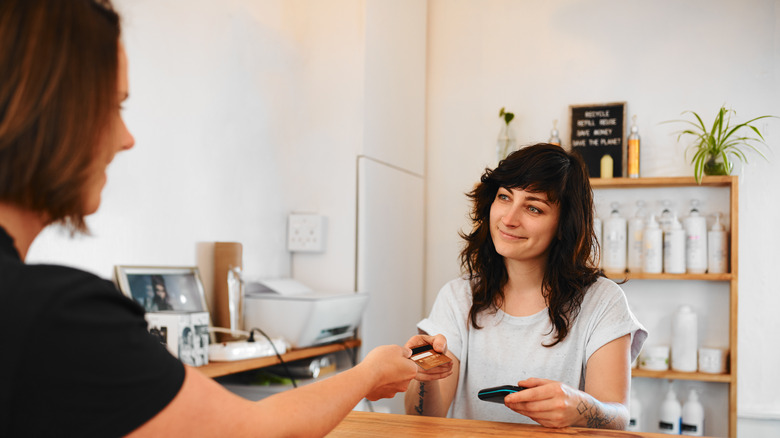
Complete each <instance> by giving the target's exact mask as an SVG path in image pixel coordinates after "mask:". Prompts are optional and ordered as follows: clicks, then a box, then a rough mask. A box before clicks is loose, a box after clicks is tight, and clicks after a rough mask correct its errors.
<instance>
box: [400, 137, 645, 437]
mask: <svg viewBox="0 0 780 438" xmlns="http://www.w3.org/2000/svg"><path fill="white" fill-rule="evenodd" d="M469 197H470V198H471V200H472V202H473V208H472V212H471V219H472V223H473V228H472V232H471V233H468V234H462V235H461V237H463V238H464V240H465V246H464V249H463V251H462V252H461V264H462V267H463V270H464V271H465V275H464V277H463V278H460V279H456V280H453V281H451V282H449V283H447V284H446V285H445V286H444V287H443V288H442V290H441V292H440V293H439V296H438V298H437V299H436V302H435V303H434V306H433V309H432V311H431V314H430V315H429V317H428V318H426V319H424V320H423V321H421V322H420V323H419V324H418V329H419V330H420V332H421V333H422V335H419V336H415V337H413V338H412V339H410V340H409V342H408V343H407V346H409V347H414V346H417V345H419V344H422V343H430V344H433V346H434V349H435V350H436V351H439V352H445V353H446V354H447V355H448V356H449V357H450V358H451V359H452V362H451V364H448V365H445V366H442V367H439V368H434V369H432V370H428V371H423V370H419V372H418V374H417V377H416V379H415V380H413V381H412V382H411V383H410V386H409V390H408V391H407V393H406V411H407V413H409V414H417V415H429V416H445V415H448V416H450V417H455V418H473V419H481V420H494V421H508V422H523V423H534V422H536V423H539V424H541V425H544V426H549V427H565V426H587V427H598V428H607V429H624V428H625V426H626V425H627V423H628V408H627V406H628V398H629V388H630V381H631V370H630V363H631V361H632V360H633V359H634V358H635V357H636V356H637V355H638V354H639V351H640V349H641V347H642V344H643V343H644V341H645V339H646V337H647V332H646V331H645V330H644V328H643V327H642V326H641V325H640V324H639V322H638V321H637V320H636V318H635V317H634V316H633V314H632V313H631V311H630V310H629V308H628V303H627V301H626V298H625V295H624V293H623V291H622V289H621V288H620V287H619V286H618V285H616V284H615V283H614V282H612V281H610V280H608V279H606V278H604V277H603V275H602V274H601V272H600V271H599V269H598V268H597V263H595V261H594V255H593V254H594V251H593V248H594V246H595V239H594V233H593V193H592V190H591V187H590V181H589V179H588V175H587V170H586V169H585V165H584V163H583V161H582V159H581V158H580V157H579V156H578V155H576V154H573V153H568V152H566V151H564V150H563V149H562V148H561V147H559V146H556V145H551V144H537V145H533V146H528V147H526V148H523V149H521V150H519V151H517V152H514V153H512V154H510V155H509V156H508V157H507V158H506V159H505V160H503V161H501V162H500V163H499V165H498V167H497V168H495V169H493V170H486V171H485V173H484V174H483V175H482V178H481V182H480V183H479V184H478V185H477V186H476V187H475V188H474V190H473V191H472V192H470V193H469ZM499 385H517V386H520V387H524V388H526V389H524V390H522V391H519V392H516V393H512V394H510V395H507V396H506V397H505V398H504V404H503V405H501V404H497V403H486V402H485V401H482V400H480V399H479V398H478V397H477V393H478V392H479V390H480V389H483V388H486V387H491V386H499Z"/></svg>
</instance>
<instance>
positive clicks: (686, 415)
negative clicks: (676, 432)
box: [680, 389, 704, 436]
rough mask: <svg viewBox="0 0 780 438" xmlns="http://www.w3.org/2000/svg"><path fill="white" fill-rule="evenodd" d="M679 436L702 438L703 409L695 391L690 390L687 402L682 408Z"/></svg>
mask: <svg viewBox="0 0 780 438" xmlns="http://www.w3.org/2000/svg"><path fill="white" fill-rule="evenodd" d="M680 434H681V435H688V436H704V407H703V406H702V405H701V403H700V402H699V395H698V394H696V390H694V389H691V392H689V393H688V400H686V401H685V404H684V405H683V407H682V423H681V424H680Z"/></svg>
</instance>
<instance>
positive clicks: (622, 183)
mask: <svg viewBox="0 0 780 438" xmlns="http://www.w3.org/2000/svg"><path fill="white" fill-rule="evenodd" d="M735 178H736V177H735V176H730V175H729V176H705V177H702V179H701V184H698V183H697V182H696V179H695V178H693V177H689V176H671V177H655V178H591V179H590V185H591V187H593V188H594V189H624V188H630V187H633V188H640V187H691V186H699V185H701V186H709V187H730V186H731V185H732V183H733V181H734V179H735Z"/></svg>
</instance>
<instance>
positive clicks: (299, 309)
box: [243, 278, 368, 348]
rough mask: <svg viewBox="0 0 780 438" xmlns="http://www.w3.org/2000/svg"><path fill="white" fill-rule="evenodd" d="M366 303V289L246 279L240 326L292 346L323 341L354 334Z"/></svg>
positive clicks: (307, 345) (323, 342) (288, 280)
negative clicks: (328, 290)
mask: <svg viewBox="0 0 780 438" xmlns="http://www.w3.org/2000/svg"><path fill="white" fill-rule="evenodd" d="M367 304H368V294H367V293H355V292H344V293H326V292H314V291H313V290H312V289H310V288H308V287H307V286H305V285H303V284H301V283H299V282H297V281H295V280H292V279H289V278H285V279H273V280H261V281H255V282H247V283H245V289H244V312H243V313H244V321H243V322H244V330H247V331H248V330H251V329H253V328H258V329H260V330H262V331H264V332H265V333H266V334H267V335H268V336H269V337H271V338H275V337H281V338H284V339H285V340H286V341H287V342H289V343H290V345H291V346H292V347H293V348H303V347H310V346H312V345H318V344H327V343H330V342H335V341H338V340H340V339H345V338H350V337H352V336H354V334H355V329H356V328H357V326H358V324H359V323H360V319H361V317H362V315H363V311H364V310H365V308H366V305H367Z"/></svg>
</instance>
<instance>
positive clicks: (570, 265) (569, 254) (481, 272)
mask: <svg viewBox="0 0 780 438" xmlns="http://www.w3.org/2000/svg"><path fill="white" fill-rule="evenodd" d="M501 187H504V188H507V189H522V190H526V191H530V192H543V193H545V194H547V197H548V199H549V200H550V201H551V202H553V203H556V204H558V205H559V207H560V218H559V220H558V230H557V238H556V239H553V241H552V243H551V244H550V250H549V255H548V259H547V267H546V268H545V272H544V277H543V279H542V293H543V294H544V297H545V301H546V302H547V308H548V314H549V316H550V321H551V322H552V324H553V330H554V331H555V341H554V342H553V343H552V344H550V345H546V346H549V347H551V346H553V345H555V344H557V343H558V342H561V341H562V340H563V339H564V338H565V337H566V335H567V334H568V333H569V327H570V326H571V323H572V322H573V321H574V319H575V318H576V317H577V315H578V314H579V311H580V307H581V305H582V299H583V297H584V296H585V291H586V289H587V287H588V286H590V285H591V284H593V282H595V281H596V280H597V279H598V277H599V275H601V273H600V271H599V270H598V268H596V267H595V266H594V264H593V262H592V259H591V251H592V247H593V242H594V241H595V235H594V234H593V190H592V189H591V187H590V180H589V179H588V173H587V170H586V168H585V163H584V162H583V161H582V158H581V157H580V156H579V155H577V154H573V153H568V152H566V151H565V150H563V149H562V148H561V147H560V146H557V145H552V144H547V143H539V144H535V145H533V146H528V147H525V148H523V149H520V150H518V151H515V152H513V153H512V154H510V155H509V156H508V157H507V158H506V159H504V160H502V161H501V162H500V163H499V164H498V167H496V168H495V169H493V170H490V169H485V173H484V174H483V175H482V178H481V182H480V183H479V184H478V185H477V186H476V187H475V188H474V190H472V191H471V192H470V193H468V197H469V198H471V200H472V203H473V207H472V211H471V221H472V225H473V231H472V232H471V233H468V234H465V233H461V237H462V238H463V239H465V241H466V244H465V246H464V248H463V250H462V251H461V254H460V260H461V266H462V268H463V270H464V271H465V272H466V273H467V274H468V278H469V280H470V282H471V290H472V299H473V302H472V305H471V310H470V311H469V317H470V319H471V325H472V326H473V327H474V328H476V329H479V328H480V326H479V324H477V316H478V314H479V313H480V312H482V311H485V310H493V311H495V309H497V308H499V307H500V306H501V304H502V303H503V300H504V294H503V288H504V286H505V285H506V283H507V281H508V280H509V278H508V276H507V272H506V266H505V265H504V258H503V257H502V256H501V255H500V254H498V252H496V248H495V246H494V245H493V239H492V238H491V235H490V207H491V206H492V204H493V201H494V200H495V198H496V194H497V193H498V189H499V188H501Z"/></svg>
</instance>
